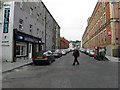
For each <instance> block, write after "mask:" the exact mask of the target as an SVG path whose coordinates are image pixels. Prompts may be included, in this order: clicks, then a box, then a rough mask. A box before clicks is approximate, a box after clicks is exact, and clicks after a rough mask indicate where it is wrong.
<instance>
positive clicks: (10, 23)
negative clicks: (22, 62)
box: [0, 1, 60, 62]
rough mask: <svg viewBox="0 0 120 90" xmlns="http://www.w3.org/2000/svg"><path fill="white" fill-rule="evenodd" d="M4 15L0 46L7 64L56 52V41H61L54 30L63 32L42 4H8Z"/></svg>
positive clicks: (4, 7) (12, 2) (4, 9)
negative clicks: (42, 52)
mask: <svg viewBox="0 0 120 90" xmlns="http://www.w3.org/2000/svg"><path fill="white" fill-rule="evenodd" d="M2 11H3V14H2V15H3V16H2V17H4V18H3V19H2V25H1V26H2V30H1V32H0V33H1V34H2V35H1V36H2V40H1V43H0V45H1V46H2V60H3V61H4V60H7V61H11V62H12V61H16V60H17V59H21V58H23V59H26V58H32V55H33V54H34V53H35V52H38V51H41V50H52V49H56V47H53V43H52V41H53V37H54V38H55V40H56V39H58V38H60V37H59V36H58V38H56V37H55V36H56V33H53V30H56V28H55V27H59V28H58V30H60V26H59V25H58V23H57V22H56V21H55V19H54V18H53V17H52V15H51V13H50V12H49V11H48V9H47V8H46V6H45V5H44V3H43V2H42V1H38V2H15V1H9V2H4V5H3V10H2ZM54 34H55V35H54ZM57 35H58V34H57ZM56 41H57V40H56ZM54 44H55V45H54V46H56V43H54ZM8 52H10V53H8Z"/></svg>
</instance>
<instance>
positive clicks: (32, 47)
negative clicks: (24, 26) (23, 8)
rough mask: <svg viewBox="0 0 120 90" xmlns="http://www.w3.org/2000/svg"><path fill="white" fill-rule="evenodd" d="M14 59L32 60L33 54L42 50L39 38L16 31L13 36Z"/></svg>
mask: <svg viewBox="0 0 120 90" xmlns="http://www.w3.org/2000/svg"><path fill="white" fill-rule="evenodd" d="M14 35H15V36H14V38H15V42H14V57H15V58H16V59H17V58H29V59H30V58H32V55H33V54H34V53H35V52H38V51H41V50H42V48H41V47H42V41H41V39H40V38H36V37H33V36H31V35H27V34H25V33H22V32H19V31H17V32H16V33H15V34H14Z"/></svg>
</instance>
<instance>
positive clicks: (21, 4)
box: [20, 1, 23, 9]
mask: <svg viewBox="0 0 120 90" xmlns="http://www.w3.org/2000/svg"><path fill="white" fill-rule="evenodd" d="M22 7H23V1H21V2H20V8H21V9H22Z"/></svg>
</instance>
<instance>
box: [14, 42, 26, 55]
mask: <svg viewBox="0 0 120 90" xmlns="http://www.w3.org/2000/svg"><path fill="white" fill-rule="evenodd" d="M26 55H27V44H22V43H17V44H16V56H26Z"/></svg>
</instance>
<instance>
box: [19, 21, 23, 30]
mask: <svg viewBox="0 0 120 90" xmlns="http://www.w3.org/2000/svg"><path fill="white" fill-rule="evenodd" d="M19 30H23V20H22V19H19Z"/></svg>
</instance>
